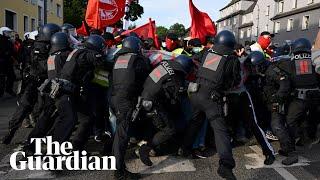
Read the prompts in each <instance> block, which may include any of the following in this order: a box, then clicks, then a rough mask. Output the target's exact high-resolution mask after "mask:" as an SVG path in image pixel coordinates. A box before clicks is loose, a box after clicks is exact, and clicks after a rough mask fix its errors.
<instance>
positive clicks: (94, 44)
mask: <svg viewBox="0 0 320 180" xmlns="http://www.w3.org/2000/svg"><path fill="white" fill-rule="evenodd" d="M84 45H85V47H87V48H89V49H92V50H95V51H98V52H102V51H103V50H104V49H105V48H106V45H105V41H104V39H103V37H102V36H100V35H96V34H94V35H90V36H89V38H88V39H87V40H86V42H85V43H84Z"/></svg>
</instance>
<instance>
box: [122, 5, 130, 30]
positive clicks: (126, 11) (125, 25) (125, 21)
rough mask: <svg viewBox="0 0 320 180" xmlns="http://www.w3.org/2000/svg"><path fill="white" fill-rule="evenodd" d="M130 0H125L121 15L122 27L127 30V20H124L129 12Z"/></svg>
mask: <svg viewBox="0 0 320 180" xmlns="http://www.w3.org/2000/svg"><path fill="white" fill-rule="evenodd" d="M130 3H131V0H126V7H125V10H124V12H125V16H124V17H123V29H124V30H128V28H129V20H126V16H127V14H128V13H129V6H130Z"/></svg>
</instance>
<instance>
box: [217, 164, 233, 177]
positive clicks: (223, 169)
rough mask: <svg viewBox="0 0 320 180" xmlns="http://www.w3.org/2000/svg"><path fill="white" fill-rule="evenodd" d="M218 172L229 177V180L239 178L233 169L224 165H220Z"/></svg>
mask: <svg viewBox="0 0 320 180" xmlns="http://www.w3.org/2000/svg"><path fill="white" fill-rule="evenodd" d="M217 172H218V174H219V176H220V177H222V178H224V179H227V180H236V179H237V178H236V177H235V176H234V174H233V172H232V169H230V168H227V167H225V166H223V165H220V166H219V168H218V171H217Z"/></svg>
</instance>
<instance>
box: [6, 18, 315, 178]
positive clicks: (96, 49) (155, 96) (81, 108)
mask: <svg viewBox="0 0 320 180" xmlns="http://www.w3.org/2000/svg"><path fill="white" fill-rule="evenodd" d="M12 37H13V31H12V30H10V29H9V28H6V27H3V28H0V68H1V69H0V96H2V95H3V94H4V93H5V92H6V93H8V94H9V95H11V96H17V105H18V106H17V108H16V111H15V113H14V114H13V115H12V118H11V119H10V120H9V130H8V133H7V135H6V136H5V137H4V138H3V140H2V143H3V144H10V143H11V141H12V139H13V137H14V135H15V133H16V131H17V130H18V129H19V128H20V127H21V126H24V127H32V128H33V129H32V131H31V132H30V134H29V135H28V137H27V138H26V141H25V143H24V146H23V150H24V151H25V152H26V153H27V155H28V156H32V155H33V154H34V151H35V149H34V144H33V143H31V142H30V139H31V138H41V137H45V136H52V139H53V140H54V141H58V142H60V143H62V142H65V141H71V142H72V144H73V149H74V150H83V149H85V148H86V143H87V141H88V139H89V138H90V137H91V136H92V137H93V138H94V140H95V141H96V142H97V143H103V148H101V154H102V155H113V156H115V158H116V167H117V170H116V171H115V178H116V179H138V178H139V174H135V173H131V172H129V171H128V170H126V165H125V154H126V151H127V149H128V148H132V147H133V148H135V149H136V151H135V152H136V155H137V156H138V157H139V158H140V160H141V161H142V163H144V164H145V165H146V166H152V165H153V162H152V161H151V159H150V157H151V156H158V155H162V154H166V153H167V154H168V153H170V154H175V155H177V156H183V157H186V158H206V157H208V155H209V154H208V147H210V146H211V145H212V144H213V146H214V147H215V150H216V152H217V154H218V156H219V158H220V160H219V168H218V171H217V173H218V174H219V175H220V176H221V177H222V178H225V179H236V177H235V176H234V174H233V168H234V167H235V160H234V159H233V154H232V148H233V147H234V146H239V145H245V144H246V143H248V142H249V141H250V139H251V138H252V137H255V139H256V141H257V142H258V144H259V145H260V146H261V148H262V151H263V154H264V155H265V161H264V164H266V165H271V164H273V163H274V161H275V150H274V148H273V147H272V144H271V143H270V141H277V140H279V142H280V149H279V150H278V153H279V154H280V155H281V156H285V157H286V158H285V159H284V160H283V161H282V163H283V164H284V165H292V164H294V163H297V162H298V155H297V152H296V146H303V145H310V144H312V143H316V142H317V140H318V142H319V129H317V126H318V125H319V117H318V115H319V113H320V89H319V88H320V75H319V74H318V73H319V71H318V69H317V68H318V67H319V65H320V61H319V54H320V53H319V51H313V52H312V45H311V43H310V41H309V40H307V39H305V38H299V39H296V40H293V41H292V42H291V43H288V42H287V43H284V44H283V46H278V47H276V46H273V45H272V37H273V35H272V34H270V33H269V32H262V33H261V35H260V36H259V37H258V39H257V42H255V43H252V44H249V45H247V46H246V47H244V46H243V45H241V44H238V43H237V42H236V39H235V36H234V34H233V33H232V32H230V31H226V30H224V31H221V32H219V33H218V34H217V35H216V36H215V37H211V36H208V37H206V42H205V43H203V42H201V41H200V39H197V38H194V39H188V40H183V39H181V37H178V36H177V35H176V34H174V33H172V32H170V33H168V34H167V36H166V37H165V39H164V40H163V42H162V43H161V42H159V44H161V46H162V47H161V50H159V49H157V48H156V46H155V41H154V40H153V39H150V38H149V39H144V38H143V37H139V35H137V34H135V33H130V34H128V35H125V36H124V35H120V36H118V37H116V38H115V35H114V34H112V33H108V32H101V31H99V30H91V32H90V35H89V36H87V37H80V36H77V35H76V33H75V28H74V27H73V26H72V25H71V24H64V25H63V26H61V27H60V26H58V25H56V24H51V23H49V24H46V25H44V26H43V27H41V28H40V29H39V31H34V32H30V33H26V34H25V36H24V41H23V42H22V40H20V39H19V37H18V36H17V35H16V36H15V38H14V40H12V39H13V38H12ZM319 38H320V37H319ZM319 49H320V48H319ZM14 81H20V83H19V85H18V88H17V89H18V90H13V89H14V87H13V84H14ZM78 113H81V114H82V116H83V117H82V118H81V119H78ZM212 142H214V143H212Z"/></svg>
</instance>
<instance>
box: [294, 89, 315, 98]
mask: <svg viewBox="0 0 320 180" xmlns="http://www.w3.org/2000/svg"><path fill="white" fill-rule="evenodd" d="M294 97H296V98H298V99H301V100H314V99H320V89H319V88H313V89H296V90H295V91H294Z"/></svg>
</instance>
